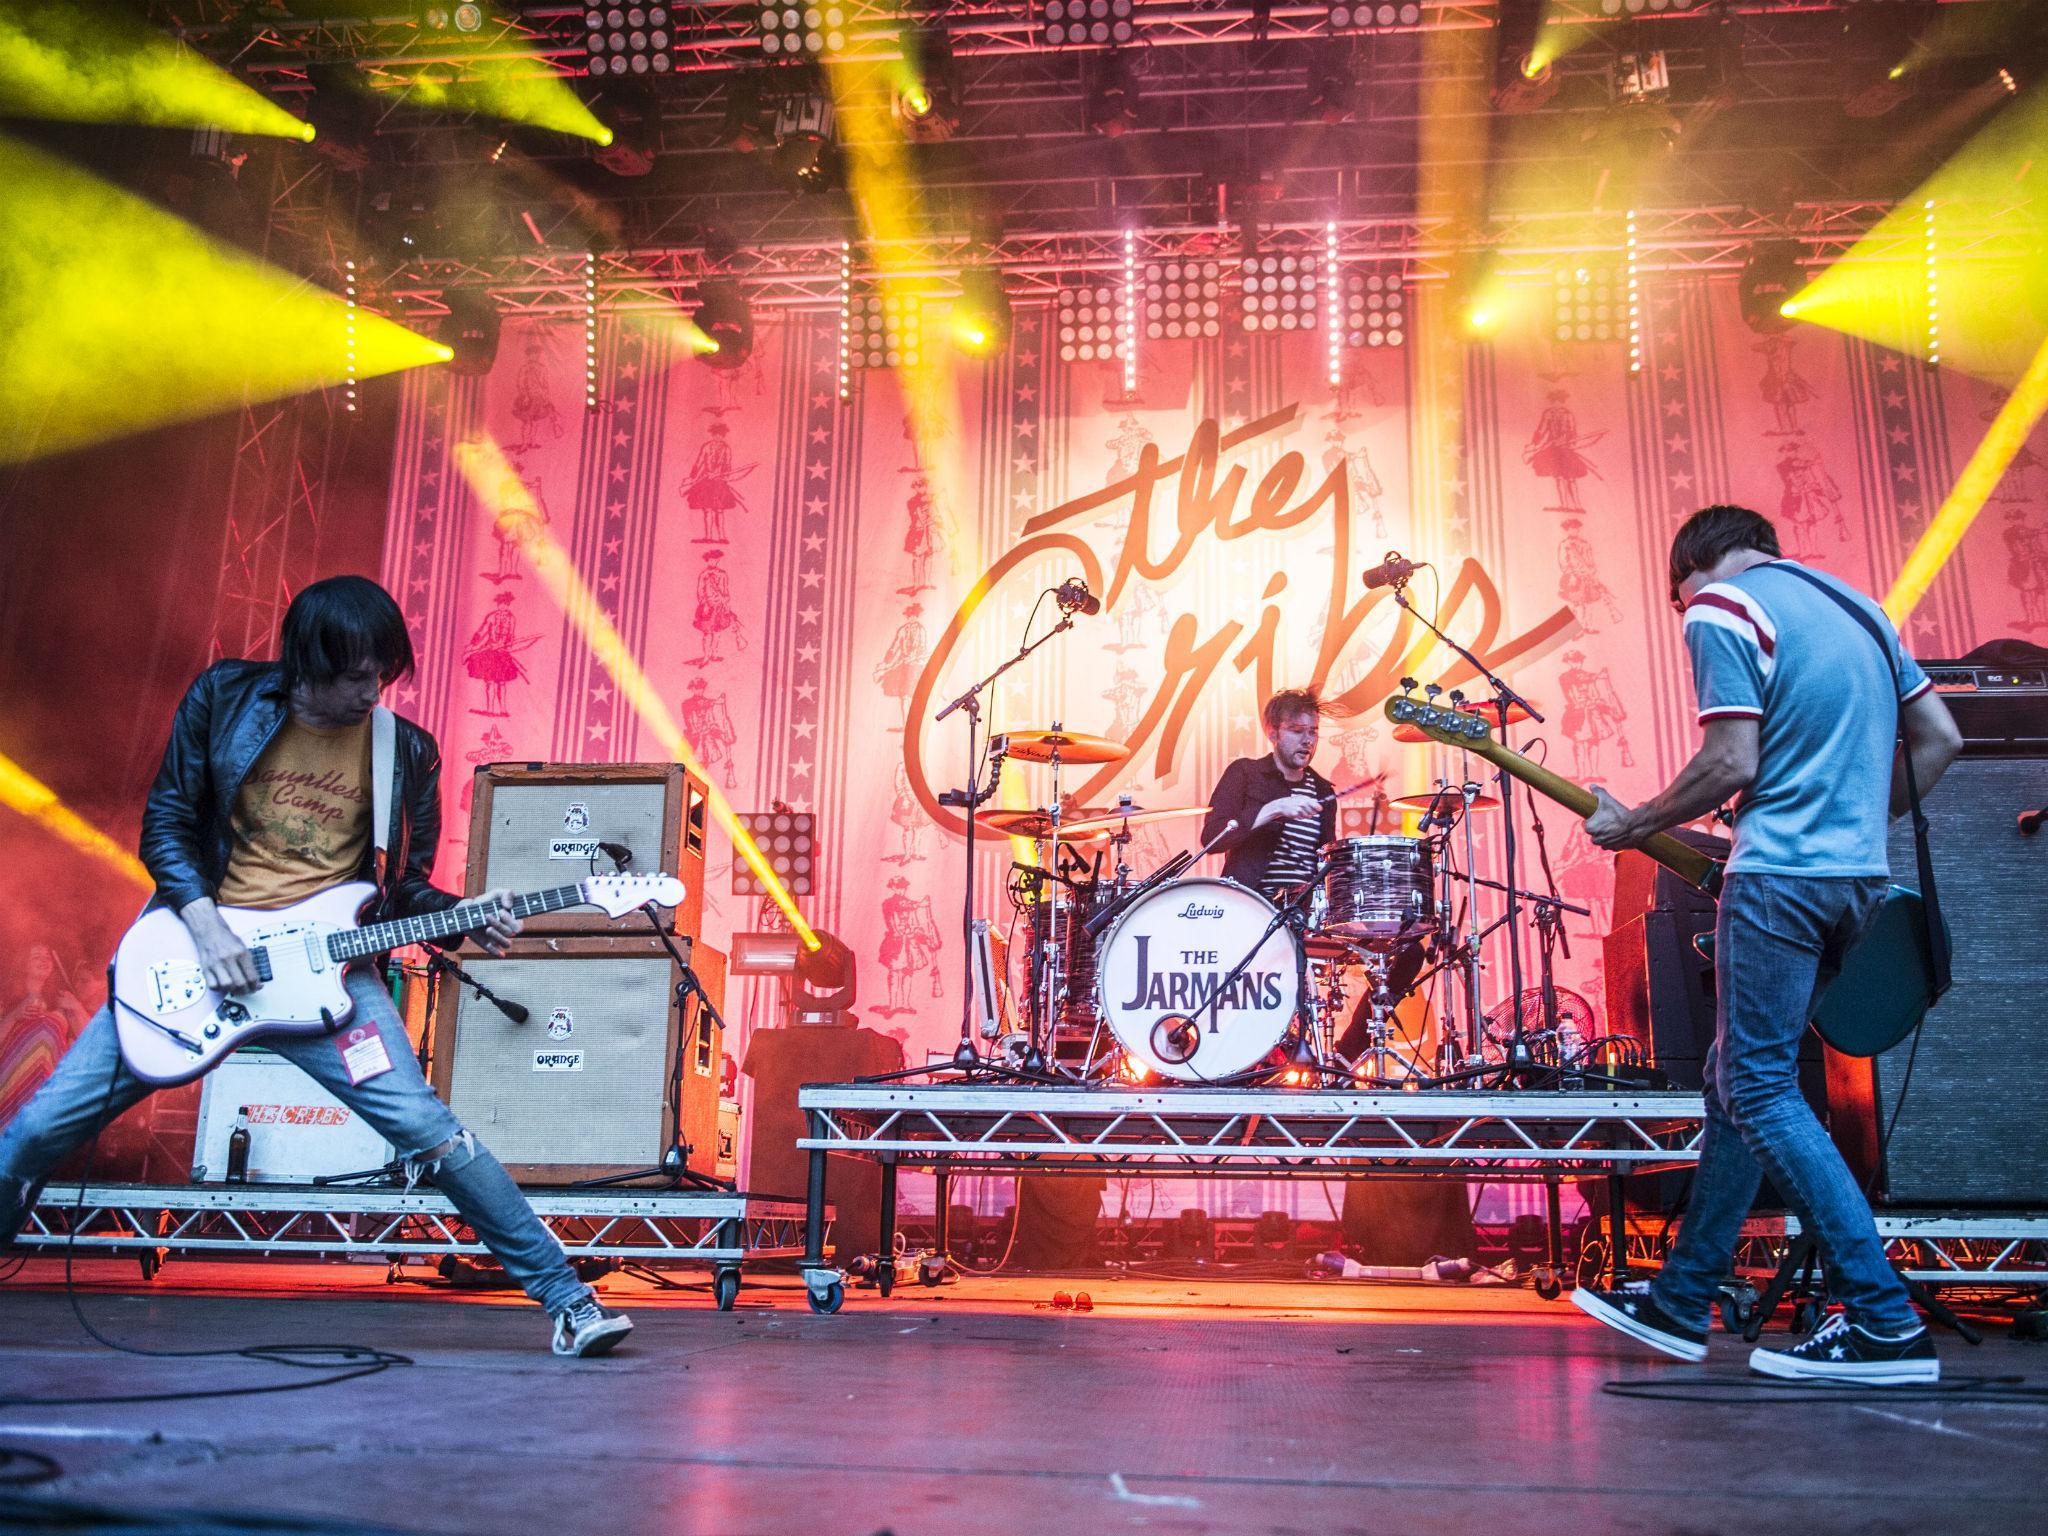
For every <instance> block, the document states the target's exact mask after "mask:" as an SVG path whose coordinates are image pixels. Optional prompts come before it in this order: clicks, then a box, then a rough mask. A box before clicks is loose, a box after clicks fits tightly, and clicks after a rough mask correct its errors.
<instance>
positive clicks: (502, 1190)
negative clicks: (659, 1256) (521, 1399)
mask: <svg viewBox="0 0 2048 1536" xmlns="http://www.w3.org/2000/svg"><path fill="white" fill-rule="evenodd" d="M279 652H280V655H281V657H282V660H280V661H277V662H252V661H223V662H218V663H216V664H215V665H214V666H212V667H209V668H208V669H207V670H206V671H205V672H203V673H201V674H200V676H199V678H198V680H197V681H196V682H194V683H193V684H192V686H191V688H189V689H188V690H187V691H186V694H185V697H184V700H183V701H182V702H181V703H180V704H179V706H178V712H177V716H176V718H175V719H174V720H173V722H172V725H171V739H170V744H169V746H167V747H166V748H165V750H164V760H163V766H162V768H161V769H159V770H158V772H157V776H156V782H155V783H154V784H153V785H152V786H151V788H150V791H149V800H148V804H147V806H146V808H145V809H144V811H143V817H142V846H141V850H140V851H141V855H142V860H143V862H144V864H146V865H147V866H148V868H149V872H150V874H151V875H152V876H153V877H154V878H155V880H156V887H157V888H156V895H155V896H154V897H153V898H152V899H151V900H152V905H157V906H163V905H168V906H172V907H175V908H176V910H177V914H178V917H179V919H180V920H181V921H182V922H183V923H184V924H185V927H186V928H187V929H188V930H189V931H190V933H191V935H192V942H193V945H194V947H195V948H196V950H197V951H198V956H199V959H200V962H201V963H202V964H203V965H204V966H205V968H206V980H207V984H208V985H209V986H211V987H213V988H215V989H217V990H219V991H222V992H228V993H238V992H248V991H251V990H253V989H254V988H255V987H256V986H257V984H258V978H257V974H256V968H255V963H254V959H253V957H252V956H251V954H250V952H249V950H248V949H247V948H246V947H245V946H244V945H243V943H242V941H241V940H240V939H239V938H237V937H236V936H235V934H234V932H233V931H232V930H231V929H230V928H229V927H228V925H227V923H226V922H225V921H224V920H223V919H222V918H221V916H220V913H219V911H218V910H217V908H216V905H215V903H216V901H218V902H220V903H221V904H222V905H228V906H238V907H255V908H276V907H285V906H289V905H291V904H292V903H294V902H297V901H300V900H303V899H304V898H306V897H308V896H311V895H313V894H316V893H317V892H319V891H321V890H324V889H327V888H328V887H330V886H334V885H338V884H341V883H343V882H345V881H349V880H355V879H373V880H375V881H376V883H377V887H378V898H377V901H376V903H375V911H374V913H373V914H371V915H372V916H374V917H375V918H377V919H380V920H381V919H386V918H394V917H407V916H412V915H415V914H419V913H425V912H437V911H440V910H442V909H443V908H446V907H449V906H451V905H453V904H454V902H455V900H456V898H455V897H453V896H451V895H449V894H448V893H447V892H446V891H443V890H439V889H437V888H436V887H435V886H433V885H432V884H430V883H429V881H428V878H427V877H428V875H429V874H430V873H431V871H432V868H433V861H434V845H435V843H436V841H437V840H438V837H439V831H440V819H441V818H440V776H441V759H440V753H439V751H438V749H437V748H436V747H435V745H434V738H433V737H432V736H430V735H428V734H427V733H426V732H425V731H423V730H421V729H420V728H419V727H418V726H417V725H414V724H413V723H412V722H411V721H409V720H402V719H401V720H398V721H396V726H397V730H396V742H395V750H394V752H393V754H392V756H393V762H392V783H391V786H390V787H391V790H392V794H391V807H392V815H391V825H390V826H389V828H388V829H387V830H388V832H389V840H388V847H387V848H385V849H383V850H379V849H378V848H377V847H376V842H377V839H376V837H375V833H374V829H373V828H372V827H371V824H370V823H371V820H372V817H371V806H372V804H373V803H374V796H373V786H372V783H371V779H372V773H371V762H372V750H371V740H372V733H371V717H372V713H373V711H374V710H375V707H376V704H377V697H378V694H379V693H380V692H381V691H382V690H383V689H384V688H385V687H386V686H387V685H389V684H390V683H392V682H394V681H395V680H397V679H398V678H401V677H404V676H406V675H408V674H409V673H410V672H411V671H412V669H413V651H412V641H411V639H410V638H409V637H408V636H407V634H406V629H405V619H404V616H403V615H402V614H400V612H399V610H398V605H397V603H395V602H393V601H392V599H391V595H390V594H389V593H388V592H386V591H385V590H384V589H383V588H382V587H380V586H378V585H377V584H376V583H375V582H373V581H370V580H368V579H367V578H365V577H361V576H335V577H331V578H329V579H328V580H326V581H319V582H315V583H313V584H312V585H311V586H309V587H307V588H305V589H304V590H303V591H302V592H300V593H299V594H298V596H297V597H295V598H294V599H293V600H292V604H291V607H290V608H289V609H288V610H287V611H286V613H285V618H284V628H283V634H282V638H281V644H280V647H279ZM489 894H490V895H491V896H495V897H497V898H498V900H499V904H500V909H501V910H500V913H499V915H497V916H496V917H494V918H493V919H492V920H491V922H490V924H489V925H488V927H486V928H485V930H484V932H483V934H482V936H481V937H482V941H483V944H484V946H485V948H487V949H489V950H490V951H492V952H493V953H502V952H503V950H504V947H505V943H506V941H507V940H508V939H510V938H512V936H513V935H514V934H516V933H518V931H519V920H518V919H517V918H516V917H514V916H513V915H512V909H511V906H510V900H511V893H510V892H509V891H493V892H490V893H489ZM347 986H348V993H349V997H350V998H351V999H352V1000H353V1001H354V1004H355V1008H354V1012H353V1014H352V1021H353V1022H354V1023H356V1024H371V1025H374V1026H375V1027H376V1030H377V1038H376V1039H375V1040H372V1041H369V1042H366V1043H365V1044H362V1045H358V1046H356V1047H354V1048H353V1049H352V1050H351V1051H350V1052H349V1053H348V1055H346V1056H344V1055H343V1053H342V1052H341V1050H340V1049H339V1046H340V1041H339V1040H338V1039H337V1038H336V1037H334V1036H332V1035H320V1034H314V1035H275V1036H272V1037H270V1039H269V1040H268V1042H267V1044H268V1047H269V1049H271V1050H273V1051H276V1052H277V1053H278V1054H279V1055H280V1056H284V1057H286V1058H288V1059H289V1060H291V1061H292V1062H293V1063H295V1064H296V1065H298V1066H299V1067H300V1068H302V1069H303V1070H304V1071H305V1072H306V1073H308V1074H309V1075H310V1076H311V1077H313V1078H314V1079H315V1080H316V1081H317V1082H319V1083H320V1085H321V1086H322V1087H324V1088H326V1089H327V1090H328V1091H329V1092H331V1093H332V1094H333V1095H334V1096H335V1097H336V1098H338V1099H340V1100H341V1101H342V1102H343V1103H344V1104H346V1105H348V1106H349V1108H351V1109H352V1110H354V1111H355V1112H356V1113H357V1114H359V1115H361V1116H362V1117H363V1119H364V1121H365V1122H366V1123H368V1124H369V1125H370V1126H371V1127H372V1128H373V1129H374V1130H376V1131H377V1132H378V1133H379V1134H380V1135H382V1136H383V1137H384V1138H385V1139H386V1140H387V1141H389V1142H390V1143H391V1145H393V1146H394V1147H399V1148H402V1149H404V1164H405V1172H406V1181H407V1184H408V1186H410V1185H411V1184H412V1183H413V1182H414V1181H416V1180H418V1179H421V1178H426V1179H429V1180H431V1181H432V1182H433V1184H434V1185H435V1187H436V1188H438V1189H440V1190H441V1192H442V1193H444V1194H446V1195H447V1196H448V1198H449V1200H450V1201H451V1202H453V1204H454V1206H455V1208H456V1210H457V1211H459V1212H460V1213H461V1215H462V1217H463V1219H464V1220H465V1221H467V1222H468V1223H469V1225H470V1227H471V1228H472V1229H473V1230H474V1231H475V1232H476V1234H477V1236H478V1237H479V1238H480V1239H481V1240H482V1241H483V1242H484V1243H486V1244H487V1245H488V1246H489V1247H490V1249H491V1251H492V1253H494V1254H495V1255H497V1258H498V1260H499V1262H500V1263H502V1264H503V1265H504V1266H505V1272H506V1273H507V1274H509V1275H511V1276H512V1277H513V1278H514V1279H516V1280H517V1281H518V1282H519V1283H520V1285H521V1286H523V1287H524V1288H525V1290H526V1294H527V1295H529V1296H531V1297H532V1298H533V1299H534V1300H535V1301H536V1302H538V1303H539V1304H540V1305H541V1306H542V1307H544V1308H546V1309H547V1311H548V1312H549V1314H550V1315H551V1316H552V1317H553V1318H554V1321H555V1331H554V1352H555V1353H556V1354H558V1355H598V1354H603V1353H604V1352H605V1351H606V1350H609V1349H610V1348H612V1347H613V1346H614V1345H615V1344H617V1343H618V1342H619V1340H620V1339H622V1338H623V1337H625V1335H626V1334H627V1333H628V1332H630V1331H631V1329H632V1326H633V1325H632V1323H631V1321H630V1320H629V1319H628V1318H626V1317H625V1316H624V1315H623V1314H622V1313H618V1312H614V1311H612V1310H610V1309H609V1308H607V1307H604V1306H602V1305H600V1304H599V1302H598V1300H597V1297H596V1295H595V1294H594V1293H593V1292H592V1291H591V1289H590V1287H589V1286H587V1285H585V1284H584V1283H583V1282H582V1281H581V1280H579V1279H577V1277H576V1274H575V1272H574V1271H573V1270H572V1269H570V1267H569V1264H568V1260H567V1259H566V1257H565V1256H564V1254H563V1251H562V1246H561V1244H560V1243H559V1242H557V1241H556V1240H555V1238H554V1237H553V1236H552V1235H551V1234H550V1233H549V1232H548V1230H547V1229H546V1228H545V1227H543V1226H542V1225H541V1224H540V1220H539V1218H537V1217H536V1216H535V1215H534V1213H533V1208H532V1206H530V1205H528V1204H527V1202H526V1197H525V1196H524V1195H522V1194H521V1193H520V1192H519V1189H518V1186H516V1185H515V1184H514V1183H513V1182H512V1179H511V1176H510V1175H509V1174H507V1173H506V1172H505V1169H504V1167H503V1165H502V1164H500V1163H499V1162H498V1160H497V1159H496V1158H495V1157H493V1156H492V1155H491V1154H490V1152H489V1151H487V1150H486V1149H485V1148H484V1146H483V1145H482V1144H481V1143H480V1142H479V1141H478V1140H477V1139H476V1136H475V1135H474V1133H472V1132H471V1131H469V1130H467V1129H465V1128H464V1127H463V1126H462V1125H460V1124H459V1123H457V1121H456V1119H455V1117H454V1116H453V1115H452V1114H450V1113H449V1112H448V1108H447V1106H446V1105H444V1104H442V1103H441V1101H440V1100H439V1099H437V1098H435V1097H434V1095H433V1093H432V1091H431V1090H430V1089H429V1088H428V1087H427V1085H426V1081H425V1079H424V1078H422V1077H421V1075H420V1069H419V1063H418V1061H417V1060H416V1059H415V1057H414V1055H413V1051H412V1044H411V1042H410V1040H409V1039H408V1038H407V1036H406V1032H405V1025H404V1023H403V1022H402V1021H401V1020H400V1018H399V1016H398V1010H397V1009H396V1008H395V1007H394V1006H393V1004H392V1001H391V994H390V993H389V992H387V991H386V990H385V989H384V986H383V983H382V980H381V976H380V971H379V968H378V967H376V966H375V965H370V966H364V967H361V968H358V969H355V970H352V971H350V973H349V975H348V978H347ZM112 1008H113V1003H112V1002H111V1001H110V1002H109V1003H108V1005H107V1007H105V1008H102V1009H101V1010H100V1011H99V1013H98V1014H97V1015H95V1016H94V1018H93V1019H92V1021H91V1022H90V1023H88V1024H87V1025H86V1027H85V1029H84V1031H83V1032H82V1033H81V1034H80V1035H79V1037H78V1039H77V1040H76V1041H75V1042H74V1043H73V1045H72V1047H71V1049H70V1050H69V1051H68V1052H66V1053H65V1056H64V1058H63V1060H62V1061H60V1062H58V1064H57V1069H56V1070H55V1071H54V1072H53V1073H51V1075H50V1078H49V1081H47V1082H46V1083H44V1084H43V1086H42V1088H41V1089H40V1090H39V1091H38V1092H37V1093H36V1094H35V1096H34V1097H33V1098H31V1099H30V1100H29V1101H28V1103H27V1104H25V1105H23V1106H22V1109H21V1112H20V1113H19V1114H17V1115H16V1116H15V1117H14V1119H13V1120H12V1121H11V1122H9V1124H8V1125H7V1126H6V1127H5V1129H4V1130H0V1247H4V1246H5V1245H6V1244H7V1243H10V1242H12V1241H13V1238H14V1235H15V1233H17V1232H19V1231H20V1230H21V1225H22V1223H23V1222H24V1221H25V1220H26V1219H27V1216H28V1212H29V1209H30V1208H31V1207H32V1206H33V1205H34V1203H35V1199H36V1195H37V1193H38V1191H39V1190H40V1189H41V1186H42V1183H43V1180H44V1179H46V1178H47V1177H48V1176H49V1174H50V1172H51V1170H52V1169H54V1168H55V1167H56V1166H57V1164H58V1163H60V1162H61V1161H62V1160H63V1159H64V1158H65V1157H66V1156H67V1155H68V1154H69V1153H70V1152H71V1151H72V1150H73V1149H75V1148H76V1147H78V1146H79V1145H80V1144H81V1143H82V1142H84V1141H85V1140H86V1139H87V1138H89V1137H91V1136H94V1135H96V1134H97V1133H98V1131H99V1129H100V1127H102V1126H103V1125H105V1124H106V1123H107V1122H108V1121H109V1120H112V1119H113V1118H114V1117H115V1116H116V1115H118V1114H120V1113H121V1112H122V1111H123V1110H125V1109H127V1108H128V1107H129V1106H130V1105H131V1104H134V1103H136V1102H137V1101H139V1100H140V1099H142V1098H144V1097H145V1096H146V1095H147V1094H148V1093H149V1092H150V1091H151V1089H150V1085H149V1084H148V1083H146V1082H144V1081H143V1080H142V1079H141V1078H139V1077H137V1076H135V1075H134V1074H133V1073H132V1072H130V1071H129V1070H128V1069H127V1066H126V1064H125V1063H123V1061H122V1060H121V1054H120V1046H119V1044H118V1042H117V1039H116V1034H115V1027H114V1017H113V1013H112V1011H111V1010H112Z"/></svg>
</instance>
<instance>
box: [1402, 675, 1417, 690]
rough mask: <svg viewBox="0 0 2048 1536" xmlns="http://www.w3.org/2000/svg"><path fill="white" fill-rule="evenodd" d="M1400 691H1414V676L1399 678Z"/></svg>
mask: <svg viewBox="0 0 2048 1536" xmlns="http://www.w3.org/2000/svg"><path fill="white" fill-rule="evenodd" d="M1401 691H1402V692H1403V693H1413V692H1414V691H1415V679H1414V678H1412V677H1404V678H1402V679H1401Z"/></svg>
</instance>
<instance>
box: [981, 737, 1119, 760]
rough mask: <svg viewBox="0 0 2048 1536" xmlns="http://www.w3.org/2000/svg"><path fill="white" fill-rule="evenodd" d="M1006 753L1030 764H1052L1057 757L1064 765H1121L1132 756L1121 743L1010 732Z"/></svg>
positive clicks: (1004, 738)
mask: <svg viewBox="0 0 2048 1536" xmlns="http://www.w3.org/2000/svg"><path fill="white" fill-rule="evenodd" d="M1003 750H1004V751H1005V752H1006V753H1008V754H1009V755H1010V756H1011V757H1015V758H1020V759H1022V760H1023V761H1024V762H1027V763H1049V762H1051V761H1052V760H1053V759H1054V758H1055V757H1057V758H1058V759H1059V760H1060V761H1061V762H1063V763H1120V762H1122V761H1123V760H1124V759H1125V758H1127V757H1129V756H1130V755H1131V749H1130V748H1129V747H1127V746H1125V745H1124V744H1123V743H1122V742H1120V741H1111V740H1110V739H1109V738H1108V737H1107V736H1089V735H1085V734H1083V733H1082V732H1080V731H1010V732H1007V733H1005V735H1004V737H1003Z"/></svg>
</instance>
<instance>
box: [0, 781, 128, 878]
mask: <svg viewBox="0 0 2048 1536" xmlns="http://www.w3.org/2000/svg"><path fill="white" fill-rule="evenodd" d="M0 805H5V806H7V807H8V808H9V809H10V810H15V811H19V812H20V813H21V814H22V815H24V816H26V817H27V818H28V819H29V820H30V821H33V822H35V823H37V824H38V825H39V826H41V827H43V828H44V829H45V830H47V831H49V832H51V833H53V834H54V835H55V836H57V837H59V838H61V839H62V840H63V841H64V842H67V843H69V844H70V845H71V846H72V847H73V848H76V849H77V850H78V851H79V852H80V853H83V854H86V855H89V856H90V857H92V858H95V859H98V860H99V861H100V862H101V863H102V864H105V865H107V866H108V867H109V868H111V869H114V870H117V871H118V872H120V873H121V874H123V875H126V876H127V877H128V878H129V879H130V880H132V881H134V882H135V884H136V885H137V886H139V887H141V888H142V889H143V890H145V891H153V890H155V889H156V881H154V880H152V879H151V878H150V874H149V871H148V870H147V869H145V868H144V867H143V864H142V860H140V859H138V858H136V857H135V855H134V854H132V853H130V852H129V851H128V850H127V849H125V848H123V847H122V846H121V845H120V844H119V843H117V842H115V841H114V840H113V839H112V838H111V837H109V836H107V834H106V833H104V832H102V831H101V830H100V829H99V828H98V827H96V826H94V825H93V824H92V823H91V822H89V821H87V820H85V818H84V817H82V816H80V815H79V814H78V813H77V812H76V811H74V810H72V809H71V808H70V807H69V806H67V805H66V804H65V803H64V802H63V801H62V800H60V799H58V798H57V792H56V791H55V790H54V789H52V788H50V786H49V785H47V784H45V783H44V782H43V781H42V780H41V779H38V778H37V777H36V776H35V775H34V774H32V773H30V772H29V771H28V770H27V769H26V768H24V767H22V766H21V764H19V763H17V762H15V761H14V760H13V759H12V758H10V757H8V756H6V755H5V754H4V753H0Z"/></svg>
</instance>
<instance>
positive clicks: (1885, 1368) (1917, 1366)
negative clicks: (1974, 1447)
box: [1749, 1349, 1941, 1387]
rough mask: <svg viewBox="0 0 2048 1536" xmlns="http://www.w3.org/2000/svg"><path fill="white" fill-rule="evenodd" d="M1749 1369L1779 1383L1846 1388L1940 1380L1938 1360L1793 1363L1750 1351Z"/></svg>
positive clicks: (1913, 1384)
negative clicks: (1790, 1382) (1825, 1383)
mask: <svg viewBox="0 0 2048 1536" xmlns="http://www.w3.org/2000/svg"><path fill="white" fill-rule="evenodd" d="M1749 1368H1750V1369H1751V1370H1752V1371H1755V1372H1756V1373H1757V1374H1758V1375H1760V1376H1775V1377H1776V1378H1777V1379H1778V1380H1780V1381H1820V1382H1834V1383H1836V1384H1837V1385H1840V1386H1845V1387H1919V1386H1927V1385H1930V1384H1932V1383H1935V1382H1938V1381H1940V1380H1941V1362H1940V1361H1939V1360H1866V1361H1844V1362H1842V1363H1840V1364H1836V1363H1835V1362H1832V1361H1808V1360H1795V1359H1793V1358H1792V1357H1791V1356H1790V1355H1788V1354H1785V1353H1784V1352H1783V1351H1781V1350H1775V1349H1754V1350H1751V1351H1750V1355H1749Z"/></svg>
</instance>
